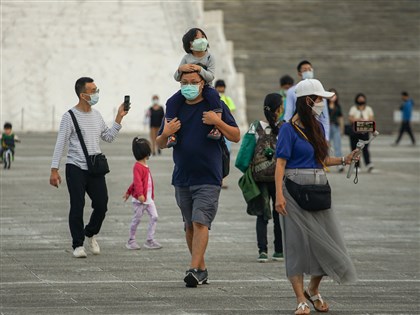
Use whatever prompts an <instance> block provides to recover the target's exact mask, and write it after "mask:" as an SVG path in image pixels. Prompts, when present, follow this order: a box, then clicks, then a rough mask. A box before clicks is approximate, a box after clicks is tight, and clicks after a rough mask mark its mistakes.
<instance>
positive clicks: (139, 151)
mask: <svg viewBox="0 0 420 315" xmlns="http://www.w3.org/2000/svg"><path fill="white" fill-rule="evenodd" d="M132 148H133V155H134V157H135V158H136V160H137V161H140V160H143V159H144V158H146V157H148V156H150V154H151V153H152V149H151V147H150V142H149V141H148V140H147V139H144V138H140V137H135V138H134V139H133V145H132Z"/></svg>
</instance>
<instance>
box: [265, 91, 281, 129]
mask: <svg viewBox="0 0 420 315" xmlns="http://www.w3.org/2000/svg"><path fill="white" fill-rule="evenodd" d="M280 106H283V98H282V96H281V95H280V94H279V93H270V94H267V95H266V96H265V99H264V116H265V118H267V121H268V124H269V125H270V128H271V133H272V134H275V135H277V134H278V133H279V123H278V121H277V116H276V114H275V113H276V111H277V110H278V109H279V107H280Z"/></svg>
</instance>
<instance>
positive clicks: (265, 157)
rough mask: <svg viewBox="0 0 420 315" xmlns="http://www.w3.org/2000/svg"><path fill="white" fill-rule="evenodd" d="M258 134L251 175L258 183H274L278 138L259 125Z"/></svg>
mask: <svg viewBox="0 0 420 315" xmlns="http://www.w3.org/2000/svg"><path fill="white" fill-rule="evenodd" d="M256 132H257V133H258V140H257V143H256V146H255V150H254V156H253V158H252V161H251V174H252V177H253V178H254V180H255V181H256V182H265V183H267V182H274V173H275V171H276V157H275V151H276V144H277V136H276V135H275V134H272V133H271V129H270V133H269V134H267V133H266V132H265V130H264V129H263V128H262V126H261V123H259V124H258V127H257V130H256Z"/></svg>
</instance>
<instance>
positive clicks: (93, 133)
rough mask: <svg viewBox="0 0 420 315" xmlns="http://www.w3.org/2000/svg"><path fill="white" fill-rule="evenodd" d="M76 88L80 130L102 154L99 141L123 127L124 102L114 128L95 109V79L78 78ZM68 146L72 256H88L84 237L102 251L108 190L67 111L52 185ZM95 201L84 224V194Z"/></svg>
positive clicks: (57, 179)
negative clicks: (91, 171) (100, 237)
mask: <svg viewBox="0 0 420 315" xmlns="http://www.w3.org/2000/svg"><path fill="white" fill-rule="evenodd" d="M75 90H76V94H77V97H78V98H79V102H78V103H77V104H76V106H74V107H73V108H71V111H72V112H73V113H74V115H75V117H76V120H77V122H78V124H79V127H80V129H81V132H82V135H83V139H84V142H85V144H86V148H87V151H88V154H89V155H93V154H99V153H101V149H100V147H99V140H100V139H102V140H104V141H107V142H112V141H113V140H114V139H115V137H116V136H117V134H118V132H119V130H120V129H121V121H122V119H123V117H124V116H125V115H127V111H126V110H125V109H124V103H123V104H121V105H120V106H119V108H118V113H117V116H116V118H115V122H114V123H113V125H112V127H111V128H108V126H107V125H106V124H105V122H104V119H103V118H102V115H101V114H100V113H99V111H97V110H96V109H93V108H92V106H94V105H95V104H96V103H98V100H99V89H98V88H97V86H96V84H95V83H94V81H93V79H91V78H88V77H83V78H80V79H78V80H77V81H76V84H75ZM66 147H68V152H67V163H66V182H67V188H68V191H69V194H70V213H69V225H70V233H71V236H72V239H73V244H72V246H73V256H74V257H76V258H85V257H86V256H87V255H86V251H85V248H84V247H83V243H84V240H85V236H86V237H87V239H88V248H89V250H90V252H91V253H92V254H94V255H98V254H100V248H99V245H98V242H97V241H96V239H95V235H96V234H98V233H99V231H100V229H101V226H102V222H103V220H104V219H105V213H106V211H107V204H108V190H107V186H106V181H105V175H101V176H93V175H91V174H89V172H88V165H87V163H86V157H85V154H84V152H83V149H82V146H81V144H80V141H79V138H78V135H77V132H76V128H75V126H74V123H73V120H72V118H71V115H70V113H69V112H65V113H64V115H63V118H62V119H61V123H60V129H59V131H58V135H57V142H56V145H55V149H54V155H53V159H52V163H51V175H50V185H52V186H54V187H57V188H58V186H59V184H61V176H60V174H59V168H60V160H61V158H62V156H63V155H64V150H65V148H66ZM86 193H87V194H88V195H89V197H90V198H91V200H92V208H93V212H92V214H91V216H90V220H89V223H88V224H87V225H86V226H84V223H83V209H84V206H85V194H86Z"/></svg>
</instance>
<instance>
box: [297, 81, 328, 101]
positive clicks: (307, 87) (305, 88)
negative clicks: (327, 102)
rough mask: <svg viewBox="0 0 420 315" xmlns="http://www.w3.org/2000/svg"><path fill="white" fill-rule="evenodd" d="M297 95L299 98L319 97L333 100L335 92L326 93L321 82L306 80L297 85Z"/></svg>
mask: <svg viewBox="0 0 420 315" xmlns="http://www.w3.org/2000/svg"><path fill="white" fill-rule="evenodd" d="M295 93H296V96H297V97H301V96H308V95H317V96H321V97H324V98H331V97H333V96H334V94H335V93H333V92H328V91H325V90H324V87H323V86H322V84H321V82H319V81H318V80H316V79H305V80H302V81H300V82H299V83H298V84H297V85H296V90H295Z"/></svg>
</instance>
